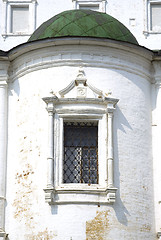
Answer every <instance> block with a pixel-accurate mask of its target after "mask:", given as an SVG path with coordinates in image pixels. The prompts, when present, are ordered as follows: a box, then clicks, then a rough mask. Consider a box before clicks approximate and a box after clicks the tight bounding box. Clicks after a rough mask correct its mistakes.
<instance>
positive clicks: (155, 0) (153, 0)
mask: <svg viewBox="0 0 161 240" xmlns="http://www.w3.org/2000/svg"><path fill="white" fill-rule="evenodd" d="M155 4H159V5H161V0H146V5H145V25H144V26H145V29H144V31H143V33H144V35H145V36H147V35H148V34H161V30H159V31H155V30H152V29H151V26H152V17H151V6H152V5H155Z"/></svg>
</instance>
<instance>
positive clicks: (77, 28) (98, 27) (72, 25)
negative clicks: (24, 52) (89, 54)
mask: <svg viewBox="0 0 161 240" xmlns="http://www.w3.org/2000/svg"><path fill="white" fill-rule="evenodd" d="M57 37H96V38H108V39H114V40H120V41H125V42H129V43H134V44H138V42H137V40H136V39H135V37H134V36H133V35H132V33H131V32H130V31H129V30H128V29H127V28H126V27H125V26H124V25H123V24H122V23H120V22H119V21H118V20H117V19H115V18H113V17H111V16H110V15H108V14H106V13H100V12H96V11H91V10H83V9H82V10H69V11H65V12H62V13H60V14H58V15H56V16H54V17H52V18H51V19H49V20H48V21H46V22H44V23H43V24H42V25H41V26H40V27H39V28H38V29H37V30H36V31H35V32H34V33H33V34H32V35H31V37H30V38H29V40H28V41H34V40H38V39H46V38H57Z"/></svg>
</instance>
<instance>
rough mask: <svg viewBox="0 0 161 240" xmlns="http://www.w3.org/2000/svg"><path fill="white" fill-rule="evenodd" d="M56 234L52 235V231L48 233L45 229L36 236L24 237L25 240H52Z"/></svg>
mask: <svg viewBox="0 0 161 240" xmlns="http://www.w3.org/2000/svg"><path fill="white" fill-rule="evenodd" d="M55 236H56V234H54V233H53V232H52V231H49V230H48V229H47V228H46V229H45V230H44V231H42V232H38V233H37V234H28V235H26V237H25V239H26V240H54V239H55Z"/></svg>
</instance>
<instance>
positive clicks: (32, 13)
mask: <svg viewBox="0 0 161 240" xmlns="http://www.w3.org/2000/svg"><path fill="white" fill-rule="evenodd" d="M36 3H37V0H18V1H17V0H3V13H4V16H3V22H2V37H3V38H6V37H8V36H30V35H31V34H32V33H33V31H34V30H35V29H36ZM14 7H15V8H16V7H17V8H18V7H20V8H21V7H22V8H23V7H28V9H29V23H28V24H29V28H28V31H22V32H12V31H11V29H12V8H14Z"/></svg>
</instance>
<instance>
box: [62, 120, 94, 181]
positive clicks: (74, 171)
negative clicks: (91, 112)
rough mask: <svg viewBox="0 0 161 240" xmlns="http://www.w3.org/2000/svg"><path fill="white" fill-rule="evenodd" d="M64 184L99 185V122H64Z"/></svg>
mask: <svg viewBox="0 0 161 240" xmlns="http://www.w3.org/2000/svg"><path fill="white" fill-rule="evenodd" d="M63 182H64V183H88V184H98V126H97V122H64V161H63Z"/></svg>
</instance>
